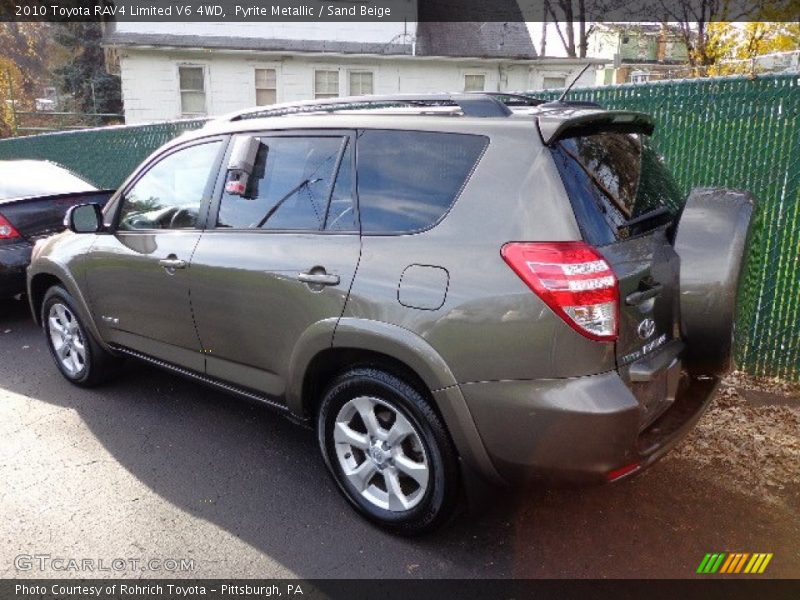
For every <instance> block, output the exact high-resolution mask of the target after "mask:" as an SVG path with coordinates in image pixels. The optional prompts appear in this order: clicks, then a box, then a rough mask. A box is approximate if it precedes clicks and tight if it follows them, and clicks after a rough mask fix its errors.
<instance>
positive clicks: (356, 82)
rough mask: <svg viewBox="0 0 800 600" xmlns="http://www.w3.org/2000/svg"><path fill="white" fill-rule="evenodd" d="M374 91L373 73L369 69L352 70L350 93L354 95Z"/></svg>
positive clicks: (362, 94)
mask: <svg viewBox="0 0 800 600" xmlns="http://www.w3.org/2000/svg"><path fill="white" fill-rule="evenodd" d="M372 93H373V91H372V73H370V72H369V71H350V94H351V95H352V96H364V95H366V94H372Z"/></svg>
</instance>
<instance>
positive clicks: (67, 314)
mask: <svg viewBox="0 0 800 600" xmlns="http://www.w3.org/2000/svg"><path fill="white" fill-rule="evenodd" d="M75 306H76V302H75V300H74V298H73V297H72V296H71V295H70V294H69V292H67V290H65V289H64V288H63V287H61V286H53V287H51V288H50V289H49V290H47V293H46V294H45V296H44V301H43V302H42V313H41V320H42V329H43V330H44V334H45V339H46V341H47V347H48V349H49V350H50V354H51V355H52V357H53V360H54V361H55V363H56V366H57V367H58V370H59V371H61V374H62V375H63V376H64V377H65V378H66V379H67V381H69V382H70V383H74V384H75V385H79V386H81V387H94V386H96V385H99V384H101V383H103V382H105V381H107V380H108V379H110V378H111V377H113V376H114V375H116V374H117V372H118V370H119V366H120V364H121V362H122V361H121V359H119V358H117V357H116V356H114V355H112V354H110V353H109V352H108V351H107V350H105V349H104V348H103V347H102V346H100V344H98V343H97V341H96V340H95V339H94V337H93V336H92V334H91V333H89V329H88V328H87V327H86V325H85V324H84V323H83V321H82V320H81V318H80V317H79V316H78V311H77V310H76V309H75Z"/></svg>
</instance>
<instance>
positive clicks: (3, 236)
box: [0, 215, 22, 240]
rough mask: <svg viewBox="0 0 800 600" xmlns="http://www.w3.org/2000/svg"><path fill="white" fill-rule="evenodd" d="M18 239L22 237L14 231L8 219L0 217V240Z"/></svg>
mask: <svg viewBox="0 0 800 600" xmlns="http://www.w3.org/2000/svg"><path fill="white" fill-rule="evenodd" d="M18 237H22V236H20V234H19V231H17V230H16V229H14V226H13V225H12V224H11V223H9V222H8V219H6V218H5V217H4V216H3V215H0V240H11V239H14V238H18Z"/></svg>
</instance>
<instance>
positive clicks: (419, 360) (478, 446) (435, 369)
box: [287, 318, 502, 483]
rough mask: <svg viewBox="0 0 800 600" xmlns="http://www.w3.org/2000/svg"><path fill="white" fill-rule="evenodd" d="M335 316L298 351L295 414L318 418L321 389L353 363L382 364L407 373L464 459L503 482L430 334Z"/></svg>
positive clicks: (293, 377)
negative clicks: (336, 319)
mask: <svg viewBox="0 0 800 600" xmlns="http://www.w3.org/2000/svg"><path fill="white" fill-rule="evenodd" d="M333 321H334V322H332V323H331V322H320V323H318V324H317V325H316V326H314V327H313V328H312V329H313V332H311V331H308V332H306V335H304V336H303V338H302V339H301V342H302V341H304V342H305V345H304V346H303V347H302V349H300V350H299V351H297V352H295V355H294V356H293V357H292V367H291V374H290V381H289V385H288V388H287V404H288V407H289V409H290V411H291V412H292V413H293V414H294V415H295V416H297V417H299V418H302V419H303V420H305V421H307V422H308V421H309V420H311V421H312V422H313V419H314V417H315V416H316V408H317V407H318V406H319V401H320V399H321V395H322V393H323V391H324V389H325V387H326V386H327V384H328V383H329V382H330V381H331V380H332V379H333V378H334V377H335V376H336V375H337V374H339V373H341V372H342V371H344V370H346V369H347V368H349V367H353V366H361V365H365V364H369V365H372V366H377V367H379V368H383V369H385V370H387V371H388V372H390V373H392V374H394V375H396V376H398V377H401V378H403V379H404V380H406V381H407V382H408V383H410V384H411V385H413V386H414V387H415V388H416V389H417V390H418V391H419V392H420V393H422V394H423V396H425V397H426V398H427V399H428V400H429V401H430V402H431V407H432V408H433V409H434V410H435V411H437V413H438V414H439V415H440V416H441V417H442V420H443V421H444V424H445V427H446V428H447V430H448V432H449V434H450V436H451V439H452V440H453V443H454V444H455V446H456V450H457V452H458V454H459V456H460V457H461V460H462V461H465V462H467V463H468V464H469V466H470V467H471V468H473V469H475V470H477V471H478V472H479V473H481V474H482V475H483V476H484V477H485V478H486V479H488V480H489V481H493V482H495V483H502V479H501V478H500V476H499V475H498V474H497V471H496V470H495V468H494V465H492V463H491V460H490V459H489V456H488V454H487V453H486V449H485V447H484V445H483V442H482V440H481V438H480V434H479V433H478V430H477V427H476V425H475V422H474V420H473V418H472V414H471V413H470V411H469V408H468V406H467V403H466V401H465V399H464V396H463V395H462V393H461V389H460V387H459V386H458V383H457V381H456V379H455V376H454V375H453V373H452V371H451V370H450V368H449V367H448V366H447V364H446V363H445V361H444V359H443V358H442V357H441V356H440V355H439V353H438V352H436V350H435V349H434V348H433V347H432V346H431V345H430V344H428V342H427V341H426V340H424V339H423V338H422V337H421V336H419V335H417V334H416V333H414V332H412V331H410V330H408V329H405V328H403V327H400V326H398V325H393V324H390V323H384V322H381V321H372V320H365V319H355V318H342V319H339V321H338V323H337V322H335V320H333ZM323 332H325V333H323ZM331 335H332V338H331V337H330V336H331ZM312 347H313V350H312V349H311V348H312Z"/></svg>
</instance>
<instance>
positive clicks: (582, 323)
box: [501, 242, 619, 342]
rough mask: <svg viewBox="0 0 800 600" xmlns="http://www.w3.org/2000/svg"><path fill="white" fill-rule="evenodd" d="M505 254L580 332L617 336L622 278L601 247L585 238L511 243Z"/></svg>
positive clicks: (610, 338)
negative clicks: (597, 247) (613, 268)
mask: <svg viewBox="0 0 800 600" xmlns="http://www.w3.org/2000/svg"><path fill="white" fill-rule="evenodd" d="M501 254H502V255H503V258H504V259H505V261H506V262H507V263H508V265H509V266H510V267H511V268H512V269H513V270H514V272H515V273H516V274H517V275H519V277H520V278H521V279H522V281H524V282H525V283H526V284H527V285H528V287H530V288H531V289H532V290H533V291H534V292H536V294H537V295H538V296H539V297H540V298H541V299H542V300H544V302H545V303H546V304H547V306H549V307H550V308H551V309H553V311H554V312H555V313H556V314H557V315H558V316H559V317H561V318H562V319H564V321H565V322H566V323H567V324H568V325H569V326H570V327H572V328H573V329H575V331H577V332H578V333H580V334H582V335H584V336H586V337H587V338H589V339H592V340H598V341H603V342H610V341H614V340H616V339H617V326H618V322H619V316H618V314H617V313H618V311H619V287H618V285H617V277H616V275H615V274H614V271H612V270H611V267H610V266H609V264H608V263H607V262H606V261H605V259H604V258H603V257H602V256H601V255H600V254H599V253H598V252H597V250H595V249H594V248H592V247H591V246H589V245H588V244H586V243H584V242H511V243H508V244H506V245H505V246H503V249H502V251H501Z"/></svg>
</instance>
